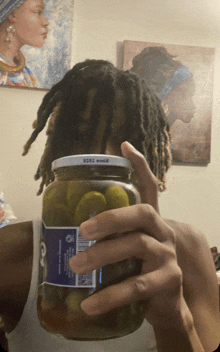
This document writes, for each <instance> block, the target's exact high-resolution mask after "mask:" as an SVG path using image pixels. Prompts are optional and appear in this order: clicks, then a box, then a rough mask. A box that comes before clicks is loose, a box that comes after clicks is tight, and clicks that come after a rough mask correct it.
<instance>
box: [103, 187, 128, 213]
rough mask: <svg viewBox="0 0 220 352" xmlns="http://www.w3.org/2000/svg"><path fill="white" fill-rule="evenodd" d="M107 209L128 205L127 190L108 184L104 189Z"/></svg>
mask: <svg viewBox="0 0 220 352" xmlns="http://www.w3.org/2000/svg"><path fill="white" fill-rule="evenodd" d="M105 199H106V204H107V209H108V210H109V209H116V208H122V207H127V206H129V205H130V203H129V198H128V195H127V192H126V191H125V190H124V189H123V188H122V187H121V186H110V187H108V188H107V189H106V191H105Z"/></svg>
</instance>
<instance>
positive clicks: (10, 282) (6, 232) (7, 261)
mask: <svg viewBox="0 0 220 352" xmlns="http://www.w3.org/2000/svg"><path fill="white" fill-rule="evenodd" d="M0 243H1V246H0V294H1V297H2V294H3V291H6V290H10V289H11V288H12V287H13V288H17V287H19V288H20V289H22V286H23V285H24V286H25V285H26V284H28V282H29V281H30V275H31V269H32V258H33V230H32V223H31V222H21V223H17V224H12V225H8V226H5V227H3V228H1V229H0ZM24 286H23V288H24Z"/></svg>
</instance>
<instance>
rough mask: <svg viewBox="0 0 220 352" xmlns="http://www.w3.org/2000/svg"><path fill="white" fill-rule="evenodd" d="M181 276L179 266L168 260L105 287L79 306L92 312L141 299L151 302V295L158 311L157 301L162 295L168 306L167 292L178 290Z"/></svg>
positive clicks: (162, 303) (168, 297) (93, 313)
mask: <svg viewBox="0 0 220 352" xmlns="http://www.w3.org/2000/svg"><path fill="white" fill-rule="evenodd" d="M181 280H182V273H181V270H180V268H179V267H178V266H177V265H175V266H174V265H171V264H169V265H167V266H166V268H165V270H164V269H160V270H156V271H154V272H151V273H147V274H142V275H139V276H133V277H131V278H129V279H127V280H124V281H122V282H120V283H119V284H117V285H112V286H109V287H107V288H105V289H103V290H101V291H99V292H98V293H96V294H94V295H92V296H90V297H89V298H87V299H85V300H84V301H83V302H82V303H81V308H82V309H83V310H84V311H85V312H86V313H87V314H89V315H96V314H102V313H105V312H107V311H109V310H111V309H114V308H116V307H121V306H123V305H126V304H129V303H132V302H137V301H145V304H146V302H147V301H148V302H152V300H154V297H155V299H156V301H157V305H158V307H159V311H160V305H161V306H162V305H164V299H168V302H167V309H168V310H169V309H170V306H169V304H168V303H169V299H170V297H171V295H175V294H177V292H179V290H180V287H181ZM158 297H159V298H158ZM159 300H161V302H159Z"/></svg>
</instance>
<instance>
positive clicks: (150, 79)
mask: <svg viewBox="0 0 220 352" xmlns="http://www.w3.org/2000/svg"><path fill="white" fill-rule="evenodd" d="M132 65H133V66H132V68H131V71H132V72H136V73H137V74H138V75H139V76H140V77H142V78H144V79H145V80H146V81H147V84H148V86H149V87H150V88H151V89H152V90H153V91H154V92H155V93H156V94H157V95H158V97H159V98H160V100H161V103H162V106H163V108H164V112H165V114H166V116H167V120H168V122H169V124H170V126H172V125H173V124H174V122H175V121H177V120H181V121H182V122H183V123H189V122H190V121H191V120H192V118H193V117H194V113H195V109H196V108H195V104H194V102H193V95H194V93H195V82H194V79H193V74H192V72H190V70H189V69H188V67H187V66H185V65H183V64H182V62H180V61H179V60H177V59H176V57H175V56H173V55H171V54H170V53H169V52H168V51H167V49H166V48H165V47H164V46H156V47H154V46H152V47H147V48H144V49H143V50H142V52H141V53H140V54H137V55H136V56H135V57H134V58H133V60H132Z"/></svg>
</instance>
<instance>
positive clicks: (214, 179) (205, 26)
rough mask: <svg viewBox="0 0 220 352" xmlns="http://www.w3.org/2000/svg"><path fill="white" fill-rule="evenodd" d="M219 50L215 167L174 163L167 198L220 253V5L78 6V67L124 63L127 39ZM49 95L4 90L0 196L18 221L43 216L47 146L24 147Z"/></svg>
mask: <svg viewBox="0 0 220 352" xmlns="http://www.w3.org/2000/svg"><path fill="white" fill-rule="evenodd" d="M125 39H127V40H138V41H151V42H158V43H167V44H177V45H178V44H179V45H193V46H196V45H198V46H204V47H206V46H207V47H215V48H216V60H215V76H214V96H213V118H212V143H211V162H210V164H209V165H207V166H202V167H201V166H190V165H186V166H185V165H184V166H182V165H174V166H172V168H171V169H170V171H169V172H168V175H167V188H168V189H167V191H166V192H165V193H164V194H162V195H160V209H161V214H162V216H164V217H167V218H172V219H175V220H179V221H183V222H187V223H190V224H192V225H194V226H195V227H197V228H198V229H200V230H202V231H203V232H204V233H205V234H206V236H207V239H208V242H209V244H210V246H214V245H217V246H218V247H219V248H220V236H219V232H220V217H219V211H220V187H219V179H220V177H219V176H220V162H219V157H220V140H219V137H218V136H219V132H220V124H219V118H218V116H219V114H220V97H219V91H220V83H219V82H220V79H219V78H220V49H219V47H220V2H219V0H210V1H206V0H182V1H181V2H179V1H176V0H154V1H146V0H134V1H131V0H120V1H118V0H111V1H110V0H93V1H91V0H75V1H74V26H73V41H72V42H73V44H72V64H74V63H77V62H79V61H82V60H85V59H86V58H90V59H91V58H95V59H108V60H110V61H112V62H113V63H114V64H117V65H118V66H121V64H122V42H123V40H125ZM44 94H45V92H42V91H40V92H39V91H31V90H22V89H20V90H18V89H10V88H2V87H1V89H0V114H1V120H0V121H1V126H0V133H1V137H0V160H1V171H0V172H1V174H0V177H1V178H0V190H3V191H4V194H5V198H6V200H7V202H8V203H9V204H10V205H11V206H12V208H13V210H14V212H15V214H16V215H17V217H18V221H23V220H30V219H32V218H33V217H35V216H38V215H39V214H40V211H41V210H40V209H41V197H37V196H36V192H37V190H38V186H39V183H38V182H35V181H34V180H33V175H34V173H35V171H36V168H37V165H38V162H39V159H40V156H41V153H42V150H43V147H44V143H45V132H44V131H43V132H42V133H41V134H40V135H39V138H38V139H37V141H36V142H35V143H34V144H33V146H32V148H31V151H30V152H29V154H28V155H27V156H25V157H22V156H21V153H22V147H23V145H24V143H25V142H26V140H27V139H28V138H29V136H30V133H31V131H32V129H31V124H32V122H33V120H34V119H35V118H36V112H37V108H38V106H39V105H40V103H41V100H42V98H43V96H44Z"/></svg>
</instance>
